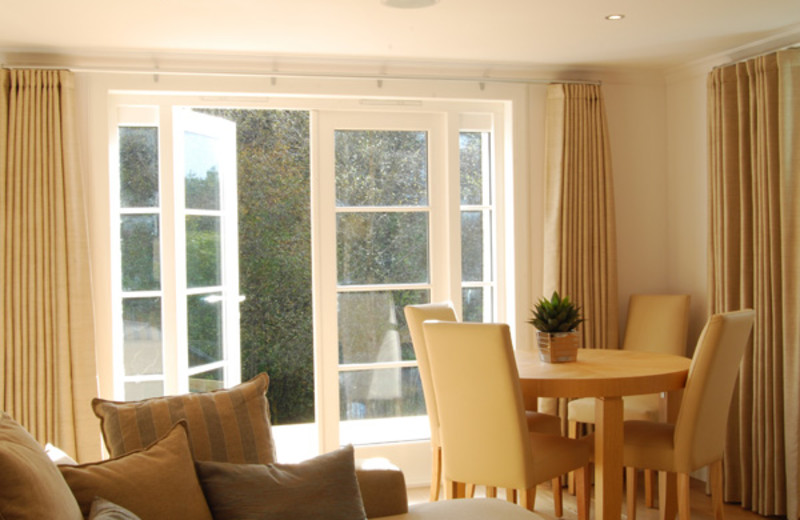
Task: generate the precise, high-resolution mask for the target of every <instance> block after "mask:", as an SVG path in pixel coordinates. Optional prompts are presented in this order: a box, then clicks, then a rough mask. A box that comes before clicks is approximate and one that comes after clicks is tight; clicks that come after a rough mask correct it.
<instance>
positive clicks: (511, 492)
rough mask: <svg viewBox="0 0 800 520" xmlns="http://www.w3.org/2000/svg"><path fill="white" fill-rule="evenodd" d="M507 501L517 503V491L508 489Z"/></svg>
mask: <svg viewBox="0 0 800 520" xmlns="http://www.w3.org/2000/svg"><path fill="white" fill-rule="evenodd" d="M506 500H507V501H509V502H511V503H512V504H516V503H517V490H516V489H512V488H506Z"/></svg>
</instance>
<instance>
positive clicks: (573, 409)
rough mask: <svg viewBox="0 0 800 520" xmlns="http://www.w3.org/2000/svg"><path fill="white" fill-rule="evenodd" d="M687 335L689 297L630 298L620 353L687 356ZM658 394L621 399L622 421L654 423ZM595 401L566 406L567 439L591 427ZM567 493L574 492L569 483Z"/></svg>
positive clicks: (648, 480) (648, 481)
mask: <svg viewBox="0 0 800 520" xmlns="http://www.w3.org/2000/svg"><path fill="white" fill-rule="evenodd" d="M688 331H689V295H688V294H633V295H631V297H630V300H629V305H628V319H627V324H626V326H625V337H624V340H623V342H622V349H623V350H639V351H646V352H657V353H660V354H675V355H679V356H685V355H686V337H687V334H688ZM661 402H662V399H661V396H660V394H647V395H631V396H625V397H624V398H623V405H624V408H623V418H624V419H625V420H635V419H639V420H645V421H657V420H658V419H659V415H660V409H661ZM594 403H595V401H594V399H593V398H590V397H584V398H581V399H575V400H573V401H570V403H569V404H568V405H567V417H568V418H569V436H570V437H572V438H576V437H577V436H578V425H579V424H580V423H594V417H595V414H594ZM569 487H570V491H571V490H572V488H573V485H572V479H570V486H569ZM645 490H646V492H645V503H646V504H647V506H648V507H652V506H653V503H654V500H653V478H652V472H650V471H646V472H645Z"/></svg>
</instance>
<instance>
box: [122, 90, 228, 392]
mask: <svg viewBox="0 0 800 520" xmlns="http://www.w3.org/2000/svg"><path fill="white" fill-rule="evenodd" d="M116 123H117V126H116V131H117V135H118V139H117V141H116V144H117V147H118V148H117V151H118V153H117V154H115V156H114V157H115V159H116V161H115V162H117V165H116V166H117V171H118V172H119V174H118V176H117V177H116V180H117V182H116V183H115V184H116V189H114V190H113V191H115V192H116V195H117V198H116V200H117V203H118V205H117V207H118V218H119V221H118V222H119V226H118V227H116V228H113V229H114V231H113V233H114V235H116V240H114V242H116V243H118V244H119V248H112V256H114V257H116V258H117V262H118V264H117V265H119V271H118V275H117V276H116V277H115V279H116V280H117V283H116V284H115V285H116V291H117V294H118V295H119V296H118V297H117V298H114V299H113V305H114V306H115V307H116V309H117V311H116V312H115V313H114V316H115V317H116V319H119V321H120V323H119V324H118V325H117V330H120V331H121V332H122V334H118V335H116V337H115V350H116V351H117V355H116V356H115V357H116V359H119V360H121V362H120V363H115V365H114V372H115V377H114V386H115V396H116V398H121V399H126V400H131V399H142V398H147V397H153V396H159V395H164V394H174V393H184V392H189V391H205V390H212V389H216V388H222V387H224V386H230V385H232V384H236V383H237V382H239V380H240V370H239V308H238V306H239V295H238V287H239V279H238V246H237V219H236V128H235V125H233V124H231V123H230V122H229V121H226V120H224V119H221V118H216V117H212V116H208V115H204V114H199V113H196V112H193V111H191V110H189V109H186V108H181V107H175V108H172V107H169V106H125V107H120V109H119V111H118V119H117V121H116ZM170 128H172V130H173V131H172V132H169V131H165V130H168V129H170ZM117 255H118V256H117ZM117 306H118V307H117Z"/></svg>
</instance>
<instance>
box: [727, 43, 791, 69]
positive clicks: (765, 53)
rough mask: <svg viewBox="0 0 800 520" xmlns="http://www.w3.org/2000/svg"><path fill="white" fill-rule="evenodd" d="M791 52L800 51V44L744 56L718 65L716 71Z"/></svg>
mask: <svg viewBox="0 0 800 520" xmlns="http://www.w3.org/2000/svg"><path fill="white" fill-rule="evenodd" d="M790 50H800V44H792V45H787V46H785V47H779V48H777V49H772V50H769V51H761V52H758V53H756V54H750V55H748V56H744V57H742V58H737V59H735V60H731V61H729V62H726V63H722V64H720V65H717V66H715V67H714V69H715V70H716V69H721V68H723V67H730V66H731V65H736V64H739V63H744V62H746V61H750V60H752V59H755V58H760V57H761V56H769V55H770V54H775V53H777V52H781V51H790Z"/></svg>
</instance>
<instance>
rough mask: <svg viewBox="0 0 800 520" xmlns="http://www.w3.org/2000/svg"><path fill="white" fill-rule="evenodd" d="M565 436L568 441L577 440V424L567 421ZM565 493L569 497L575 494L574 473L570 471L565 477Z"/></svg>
mask: <svg viewBox="0 0 800 520" xmlns="http://www.w3.org/2000/svg"><path fill="white" fill-rule="evenodd" d="M567 436H568V437H569V438H570V439H577V438H578V422H577V421H569V426H568V427H567ZM567 491H568V492H569V494H570V495H574V494H575V472H574V471H570V472H569V473H568V475H567Z"/></svg>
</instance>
